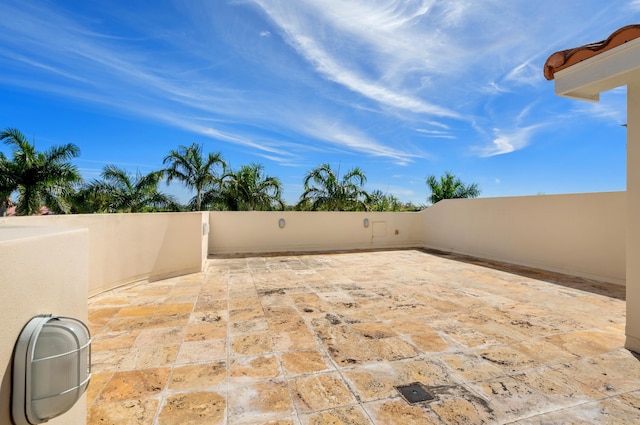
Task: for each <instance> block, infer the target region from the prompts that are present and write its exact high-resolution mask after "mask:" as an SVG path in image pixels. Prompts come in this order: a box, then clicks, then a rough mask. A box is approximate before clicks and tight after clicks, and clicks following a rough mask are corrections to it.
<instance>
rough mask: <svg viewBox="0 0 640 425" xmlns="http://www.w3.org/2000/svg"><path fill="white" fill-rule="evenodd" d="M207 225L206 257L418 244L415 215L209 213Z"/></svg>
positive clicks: (418, 226)
mask: <svg viewBox="0 0 640 425" xmlns="http://www.w3.org/2000/svg"><path fill="white" fill-rule="evenodd" d="M281 220H282V221H281ZM365 220H367V223H368V224H367V225H365ZM209 223H210V224H211V231H210V233H209V253H210V254H248V253H274V252H310V251H339V250H354V249H385V248H412V247H414V248H415V247H420V246H421V245H422V231H421V229H422V217H421V215H420V213H360V212H301V211H291V212H258V211H250V212H232V211H212V212H210V214H209Z"/></svg>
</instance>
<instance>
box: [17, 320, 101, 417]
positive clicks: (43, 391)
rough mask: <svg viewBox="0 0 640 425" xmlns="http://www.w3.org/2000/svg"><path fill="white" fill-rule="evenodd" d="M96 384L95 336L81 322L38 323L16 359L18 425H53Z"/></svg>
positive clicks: (28, 329) (25, 334) (23, 336)
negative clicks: (93, 378) (93, 376)
mask: <svg viewBox="0 0 640 425" xmlns="http://www.w3.org/2000/svg"><path fill="white" fill-rule="evenodd" d="M90 379H91V333H90V331H89V328H88V327H87V325H86V324H84V323H83V322H82V321H80V320H78V319H74V318H71V317H63V316H54V315H51V314H47V315H40V316H36V317H34V318H32V319H31V320H30V321H29V322H28V323H27V325H26V326H25V327H24V329H23V330H22V332H21V333H20V337H19V338H18V342H17V343H16V347H15V350H14V353H13V388H12V394H11V415H12V417H13V421H14V422H15V424H16V425H33V424H41V423H43V422H47V421H48V420H49V419H52V418H55V417H56V416H60V415H61V414H63V413H65V412H66V411H68V410H69V409H71V408H72V407H73V405H74V404H75V403H76V402H77V401H78V399H79V398H80V397H81V396H82V394H83V393H84V392H85V391H86V389H87V386H88V385H89V380H90Z"/></svg>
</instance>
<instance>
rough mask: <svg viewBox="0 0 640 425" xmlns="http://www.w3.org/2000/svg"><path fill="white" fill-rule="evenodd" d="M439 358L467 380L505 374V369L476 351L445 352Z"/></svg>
mask: <svg viewBox="0 0 640 425" xmlns="http://www.w3.org/2000/svg"><path fill="white" fill-rule="evenodd" d="M439 358H440V359H441V360H442V361H443V362H445V363H446V365H447V366H448V367H449V368H450V369H451V370H452V371H453V373H455V374H457V375H459V376H460V377H462V378H464V379H465V380H467V381H478V380H482V379H490V378H494V377H498V376H501V375H503V374H504V373H505V372H504V370H502V369H500V368H498V367H497V366H496V365H494V364H493V363H491V362H489V361H487V360H485V359H483V358H482V357H480V356H478V355H477V354H475V353H467V352H455V353H445V354H442V355H440V356H439Z"/></svg>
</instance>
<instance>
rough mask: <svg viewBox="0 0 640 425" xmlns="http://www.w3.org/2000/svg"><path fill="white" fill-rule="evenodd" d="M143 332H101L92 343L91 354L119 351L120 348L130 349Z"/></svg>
mask: <svg viewBox="0 0 640 425" xmlns="http://www.w3.org/2000/svg"><path fill="white" fill-rule="evenodd" d="M140 332H141V331H118V332H101V333H99V334H95V333H94V335H97V336H94V337H93V338H92V341H91V352H92V353H95V352H97V351H103V350H117V349H119V348H130V347H131V346H133V344H134V342H135V340H136V338H137V337H138V334H139V333H140Z"/></svg>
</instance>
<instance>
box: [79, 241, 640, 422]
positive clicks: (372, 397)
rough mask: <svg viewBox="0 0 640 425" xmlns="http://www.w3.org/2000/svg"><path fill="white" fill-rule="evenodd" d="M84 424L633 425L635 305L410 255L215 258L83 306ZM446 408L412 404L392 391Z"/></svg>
mask: <svg viewBox="0 0 640 425" xmlns="http://www.w3.org/2000/svg"><path fill="white" fill-rule="evenodd" d="M89 317H90V326H91V329H92V332H93V336H94V343H93V373H94V375H93V378H92V381H91V385H90V387H89V390H88V413H87V414H88V423H89V424H117V425H123V424H181V425H187V424H229V425H235V424H272V425H276V424H278V425H292V424H296V425H312V424H313V425H317V424H353V425H360V424H377V425H383V424H384V425H387V424H402V425H410V424H483V423H487V424H494V423H495V424H507V423H517V424H585V423H609V424H637V423H640V361H639V360H638V359H639V357H638V356H636V355H634V354H633V353H631V352H629V351H627V350H625V349H624V348H623V343H624V322H625V302H624V288H622V287H618V286H614V285H606V284H600V283H597V282H594V281H589V280H585V279H580V278H575V277H570V276H563V275H558V274H553V273H548V272H542V271H539V270H533V269H526V268H522V267H515V266H508V265H504V264H498V263H489V262H483V261H480V260H474V259H471V258H468V257H460V256H453V255H440V254H438V253H429V252H422V251H417V250H402V251H383V252H360V253H338V254H323V255H287V256H274V257H251V258H212V259H210V260H209V261H208V267H207V269H206V272H204V273H199V274H193V275H188V276H183V277H178V278H174V279H168V280H163V281H159V282H154V283H147V284H140V285H137V286H133V287H129V288H125V289H120V290H114V291H111V292H108V293H105V294H102V295H99V296H96V297H93V298H91V299H90V300H89ZM413 382H421V383H423V384H424V385H426V386H427V387H429V389H430V390H431V391H432V393H433V395H434V396H435V399H434V400H433V401H431V402H423V403H419V404H414V405H410V404H408V403H407V402H405V401H404V399H403V398H402V397H401V396H400V394H399V393H398V391H397V390H396V389H395V386H398V385H406V384H410V383H413Z"/></svg>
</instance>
